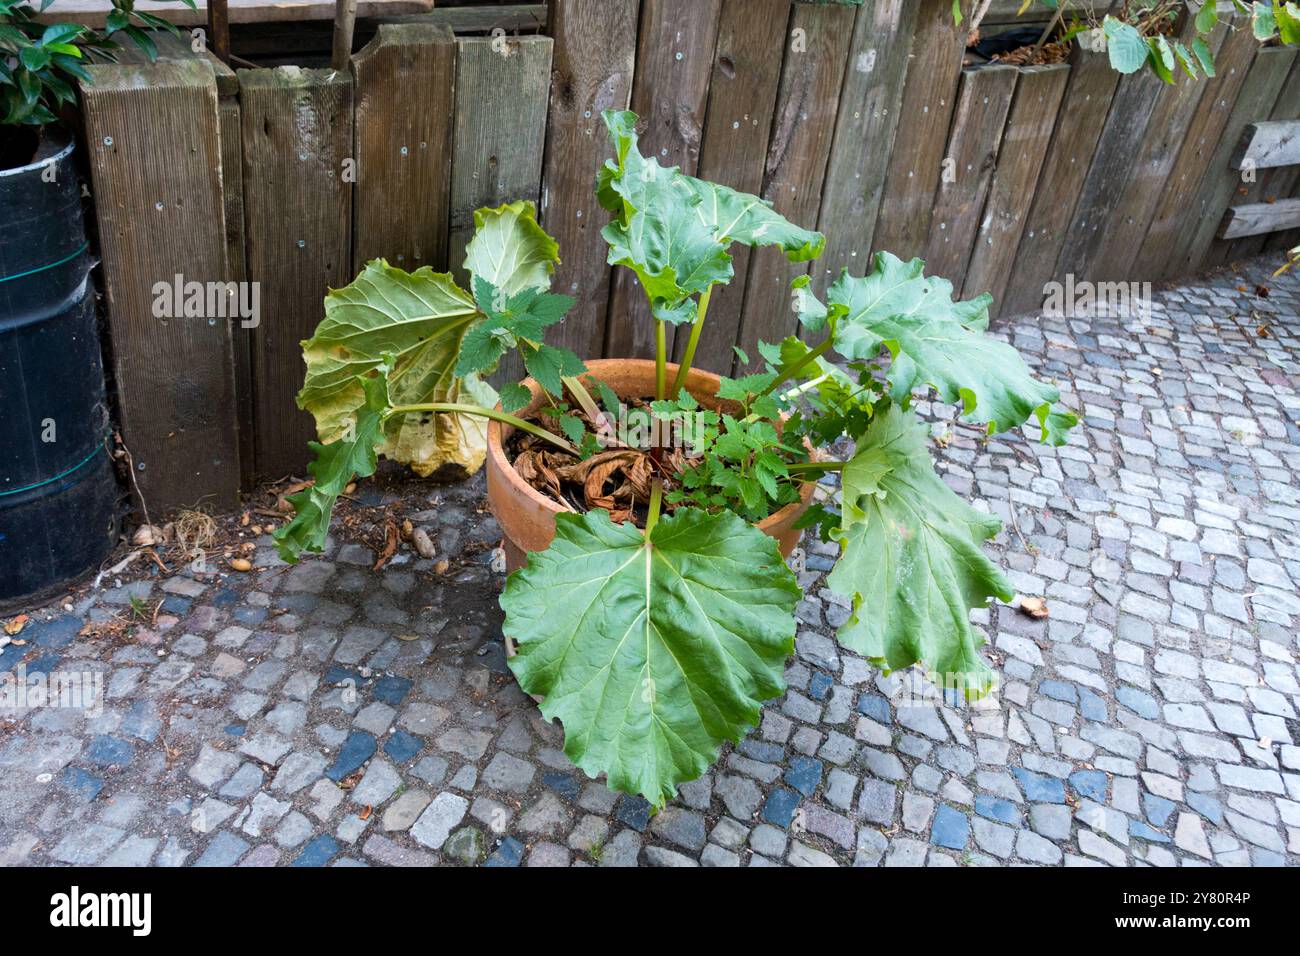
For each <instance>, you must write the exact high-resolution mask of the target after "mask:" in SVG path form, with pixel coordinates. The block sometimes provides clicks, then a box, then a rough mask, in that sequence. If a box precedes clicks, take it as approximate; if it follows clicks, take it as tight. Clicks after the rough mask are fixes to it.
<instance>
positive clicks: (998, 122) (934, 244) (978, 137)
mask: <svg viewBox="0 0 1300 956" xmlns="http://www.w3.org/2000/svg"><path fill="white" fill-rule="evenodd" d="M1019 72H1020V71H1019V70H1018V69H1017V68H1016V67H1014V66H985V67H980V68H978V69H971V70H964V71H962V82H961V89H960V91H959V92H958V94H957V108H956V109H955V110H954V112H953V123H952V137H951V139H949V141H948V149H947V152H946V154H945V159H944V162H945V163H946V164H948V165H947V166H946V169H945V171H944V173H942V174H941V175H940V178H939V187H938V189H937V190H936V191H935V197H934V213H933V218H932V219H931V225H930V244H929V247H928V248H927V249H926V253H925V260H926V269H927V271H928V272H929V273H930V274H931V275H939V276H943V277H944V278H946V279H948V280H949V281H951V282H952V284H953V286H954V287H956V288H958V289H960V288H961V287H962V282H963V280H964V279H965V276H966V265H967V263H968V262H969V261H970V255H971V248H972V247H973V246H974V244H975V237H976V235H977V234H978V233H979V230H980V217H981V215H982V213H983V212H984V200H985V198H986V197H987V196H988V189H989V183H990V181H991V180H992V179H993V169H994V167H995V166H996V165H997V161H998V150H999V148H1000V147H1001V145H1002V133H1003V130H1004V128H1005V127H1006V121H1007V112H1008V110H1010V108H1011V96H1012V94H1013V93H1014V91H1015V88H1016V78H1017V76H1018V74H1019Z"/></svg>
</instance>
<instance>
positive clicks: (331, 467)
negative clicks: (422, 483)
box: [274, 375, 388, 564]
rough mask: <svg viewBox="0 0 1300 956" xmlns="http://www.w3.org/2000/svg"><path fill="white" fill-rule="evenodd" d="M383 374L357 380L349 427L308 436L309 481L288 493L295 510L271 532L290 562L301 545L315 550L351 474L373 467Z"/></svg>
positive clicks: (384, 402) (384, 398)
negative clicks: (323, 436) (327, 438)
mask: <svg viewBox="0 0 1300 956" xmlns="http://www.w3.org/2000/svg"><path fill="white" fill-rule="evenodd" d="M387 384H388V379H387V378H386V377H385V376H384V375H376V376H375V377H374V378H366V379H362V380H359V382H358V385H359V387H360V388H361V390H362V396H363V402H362V405H361V406H360V407H359V408H357V409H356V411H355V418H354V420H353V422H352V424H351V425H350V426H349V428H348V429H347V430H346V431H345V432H344V433H343V434H341V435H340V436H339V437H338V438H335V439H334V440H333V441H331V442H328V443H326V444H323V445H322V444H321V443H320V442H311V443H310V445H311V450H312V452H313V453H314V454H315V456H316V460H315V461H313V462H312V463H311V464H310V465H308V466H307V470H308V471H309V472H310V473H311V475H312V477H313V478H315V479H316V481H315V483H314V484H313V485H312V486H311V487H309V488H306V489H304V490H302V491H300V492H298V493H297V494H296V495H290V496H289V503H290V504H292V505H293V507H294V510H295V511H296V512H297V514H295V515H294V518H293V520H292V521H290V522H289V523H288V524H285V525H281V526H280V527H279V528H277V529H276V531H275V534H274V537H275V541H276V545H277V547H278V549H279V551H280V557H281V558H283V559H284V560H285V561H288V562H289V563H290V564H296V563H297V561H298V558H299V557H300V556H301V555H302V553H303V552H304V551H317V552H319V551H320V550H321V548H322V545H323V544H324V542H325V537H326V535H327V534H329V527H330V515H331V514H332V513H333V511H334V503H335V502H336V501H337V500H338V497H339V495H341V494H343V489H345V488H346V487H347V486H348V482H350V481H352V480H353V478H367V477H369V476H370V475H373V474H374V473H375V466H376V465H377V464H378V461H379V458H378V455H376V454H375V445H376V444H377V443H378V441H379V437H380V433H381V429H382V427H383V416H384V412H385V411H387V409H388V389H387Z"/></svg>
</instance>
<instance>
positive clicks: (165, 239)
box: [83, 0, 1300, 511]
mask: <svg viewBox="0 0 1300 956" xmlns="http://www.w3.org/2000/svg"><path fill="white" fill-rule="evenodd" d="M1018 5H1019V4H1018V2H1016V0H997V2H996V3H995V6H994V14H993V15H992V16H991V17H990V21H989V23H990V24H993V25H995V24H996V23H998V22H1005V21H1008V20H1011V19H1013V18H1014V9H1015V7H1017V6H1018ZM951 6H952V4H951V0H870V2H868V3H867V4H866V5H865V6H863V7H861V8H852V7H844V6H839V5H825V4H814V3H804V2H798V0H552V2H551V3H549V4H545V5H538V4H511V5H504V6H497V7H488V8H483V7H470V8H455V7H449V8H446V9H438V10H435V11H434V12H433V13H431V14H426V15H421V16H418V17H412V18H404V19H401V20H400V21H394V22H387V23H383V24H382V25H381V24H371V25H369V34H367V32H366V30H365V29H360V30H359V33H360V35H361V36H363V37H365V36H367V35H371V34H372V35H371V36H370V39H369V41H368V42H367V44H366V45H365V47H364V48H363V49H361V50H360V52H358V53H357V54H356V55H355V56H354V57H353V60H352V69H351V71H350V72H348V73H335V72H333V71H331V70H328V69H313V68H306V67H303V68H299V67H293V66H289V67H278V68H276V69H256V70H251V69H250V70H238V71H235V72H232V71H230V70H229V69H226V68H225V67H224V66H222V65H221V64H220V63H214V62H213V61H212V60H210V59H209V58H207V57H205V56H204V55H202V54H195V53H192V52H191V51H190V50H189V49H188V47H180V46H178V45H176V44H169V45H166V46H165V48H164V53H163V56H162V57H161V59H160V62H159V63H157V64H153V65H141V64H118V65H108V66H99V67H96V68H95V69H94V74H95V76H94V83H93V84H91V85H88V86H87V87H86V88H85V89H84V90H83V97H84V106H85V122H86V143H87V146H88V154H89V157H88V158H89V166H90V170H91V185H92V192H93V195H94V199H95V207H96V210H97V217H98V228H99V236H100V242H101V254H102V257H103V262H104V269H103V276H102V278H103V283H104V289H105V294H106V299H107V312H108V321H109V327H110V332H111V339H112V356H113V366H114V373H115V379H116V385H117V391H118V405H119V411H120V422H121V426H122V430H123V437H124V439H125V441H126V442H127V444H128V445H129V446H130V447H131V448H132V451H133V453H134V455H135V459H136V461H137V463H138V467H139V469H140V470H139V472H138V474H137V478H138V480H139V482H140V485H141V488H142V489H143V491H144V494H145V495H146V497H147V499H148V500H149V502H150V504H151V506H152V507H154V508H155V509H156V510H159V511H162V510H167V509H170V508H174V507H178V506H183V505H184V506H190V505H194V504H195V503H197V502H208V503H211V504H213V505H215V506H229V505H232V504H234V503H235V502H236V500H237V494H238V491H239V489H240V488H241V487H248V486H250V484H251V483H252V482H254V481H255V480H257V479H260V478H279V477H281V476H284V475H287V474H299V475H300V474H302V473H303V467H304V464H305V461H306V458H307V453H306V442H307V440H308V439H309V438H312V437H313V429H312V423H311V419H310V416H308V415H306V414H305V413H302V412H300V411H298V410H297V408H296V407H295V405H294V401H293V396H294V394H295V392H296V391H297V389H298V387H299V385H300V383H301V377H302V371H303V366H302V361H301V357H300V354H299V345H298V343H299V340H300V339H303V338H306V337H307V336H309V335H310V334H311V332H312V330H313V328H314V327H315V325H316V323H317V322H318V320H319V318H320V316H321V299H322V297H323V295H324V292H325V289H326V287H327V286H335V287H337V286H340V285H343V284H346V283H347V282H348V281H349V280H350V279H351V277H352V276H353V275H354V274H355V272H356V271H358V270H359V269H360V268H361V266H362V265H363V264H364V263H365V262H366V261H367V260H369V259H370V258H373V257H375V256H384V257H386V258H387V259H389V261H391V262H393V263H394V264H396V265H400V266H402V267H403V268H408V269H412V268H415V267H417V266H419V265H423V264H429V265H432V266H434V267H435V268H436V269H439V270H442V269H448V268H450V269H452V270H457V269H459V267H460V259H461V258H462V251H463V248H464V244H465V241H466V238H467V234H468V231H469V230H470V229H471V227H472V213H473V210H474V209H475V208H477V207H479V206H483V205H488V204H496V203H500V202H503V201H507V200H513V199H518V198H528V199H533V200H536V201H537V202H538V205H539V208H540V209H541V214H542V221H543V225H544V226H545V227H546V228H547V229H548V230H549V231H550V232H551V233H552V234H553V235H555V236H556V238H557V239H558V240H559V242H560V248H561V256H562V258H563V263H562V265H561V266H560V268H559V271H558V274H557V281H556V288H557V291H562V292H564V293H567V294H570V295H573V296H575V297H576V299H577V303H578V304H577V306H576V308H575V310H574V312H573V314H572V315H571V316H570V318H569V320H568V321H567V322H566V323H565V325H564V326H562V327H561V329H560V330H559V339H560V340H561V342H562V344H564V345H567V346H568V347H570V348H572V349H574V350H575V351H577V352H578V353H579V354H580V355H582V356H584V357H595V356H600V355H646V354H650V352H651V348H652V345H651V327H650V323H649V322H647V321H646V319H645V311H646V309H645V305H644V302H643V299H642V296H641V293H640V290H639V289H638V288H636V285H635V282H634V281H633V280H632V277H630V276H629V275H627V274H625V273H623V271H622V270H620V274H617V275H615V274H612V273H611V270H610V269H609V267H608V266H607V265H606V263H605V257H606V247H605V244H604V241H603V240H602V239H601V237H600V229H601V227H602V225H603V224H604V222H605V221H606V218H607V217H606V216H605V215H604V214H603V211H602V210H601V209H600V207H599V206H598V205H597V203H596V202H595V199H594V196H593V192H592V185H593V180H594V177H595V174H596V171H597V169H598V168H599V166H600V164H601V163H602V162H603V161H604V160H605V158H606V157H607V156H608V155H609V147H608V144H607V140H606V137H605V134H604V129H603V127H602V125H601V123H600V113H601V111H602V110H604V109H607V108H611V107H614V108H624V107H630V108H632V109H634V110H636V111H637V112H638V113H639V114H640V115H641V117H642V120H643V124H644V129H645V131H644V136H643V140H642V144H643V149H644V150H645V151H647V152H648V153H650V154H653V155H654V156H655V157H656V158H658V159H659V161H660V162H662V163H665V164H676V165H679V166H681V167H682V168H683V169H684V170H685V171H687V172H689V173H693V174H696V175H699V176H703V177H707V178H711V179H716V180H719V181H721V182H724V183H727V184H729V185H732V186H735V187H737V188H740V189H743V190H746V191H750V192H755V193H758V194H760V195H763V196H764V197H766V198H767V199H769V200H771V201H772V202H773V203H774V204H775V206H776V208H777V209H778V210H779V211H781V212H782V213H783V214H785V215H786V216H788V217H790V218H791V219H793V220H794V221H796V222H798V223H800V224H801V225H805V226H810V227H812V226H815V227H816V228H818V229H821V230H822V231H824V232H825V233H827V235H828V244H827V251H826V254H825V255H824V256H823V257H822V258H821V259H820V260H818V261H817V262H815V263H813V264H812V265H811V266H809V265H807V264H804V265H797V266H796V265H791V264H790V263H788V262H786V261H785V260H784V259H783V258H782V257H781V256H780V254H779V253H776V252H774V251H772V250H759V251H755V252H752V253H751V252H750V251H749V250H746V249H741V250H737V251H736V263H735V267H736V278H735V280H734V281H733V282H732V283H731V285H730V286H729V287H728V288H726V289H725V290H721V291H720V292H719V294H717V295H715V296H714V299H713V302H712V307H711V309H710V313H709V322H708V326H707V331H706V333H705V336H704V342H703V346H702V351H701V355H702V359H701V362H702V364H704V365H706V366H709V367H712V368H714V369H715V370H719V371H724V372H726V371H730V370H731V368H732V362H733V359H732V349H731V346H733V345H739V346H741V347H742V348H744V349H746V350H747V351H748V352H749V354H751V355H753V354H754V350H753V346H754V343H755V341H756V340H758V339H767V340H774V339H779V338H780V337H783V336H785V335H788V334H790V333H792V332H794V331H795V327H796V321H795V316H794V313H793V311H792V309H791V297H790V294H789V283H790V280H791V279H792V278H794V277H795V276H796V275H797V274H799V273H800V272H806V271H808V270H809V269H811V270H812V272H813V277H814V280H815V282H814V285H815V286H816V287H817V288H819V289H820V288H822V286H823V283H824V282H828V281H829V280H830V279H831V278H832V277H833V275H834V274H836V273H838V271H839V270H840V269H842V268H848V269H850V270H851V271H853V272H855V273H858V274H861V273H862V272H863V271H865V270H866V269H868V268H869V262H870V255H871V252H872V251H873V250H882V249H887V250H889V251H891V252H894V253H895V254H897V255H900V256H904V257H909V256H921V257H924V258H926V259H927V260H928V262H929V263H930V271H931V272H933V273H938V274H942V275H945V276H947V277H948V278H950V279H951V280H952V281H953V284H954V286H955V288H956V289H958V290H959V291H960V292H961V293H962V294H963V295H966V296H973V295H976V294H978V293H980V292H983V291H991V292H993V294H994V295H995V297H996V299H997V306H996V307H997V309H998V310H999V311H1001V312H1003V313H1008V314H1009V313H1019V312H1025V311H1030V310H1034V309H1037V308H1039V307H1041V305H1042V302H1043V295H1044V287H1045V285H1046V284H1047V283H1049V282H1051V281H1053V280H1064V277H1065V275H1066V274H1073V275H1074V276H1075V278H1076V279H1077V280H1107V281H1111V280H1125V281H1156V280H1161V279H1167V278H1172V277H1175V276H1178V275H1182V274H1186V273H1189V272H1193V271H1195V270H1197V269H1199V268H1201V267H1202V266H1205V265H1213V264H1219V263H1223V262H1227V261H1231V260H1232V259H1234V258H1237V257H1239V256H1241V255H1245V254H1253V253H1258V252H1261V251H1265V250H1267V249H1274V248H1282V247H1283V245H1284V243H1286V242H1294V235H1293V234H1289V233H1275V234H1273V235H1271V236H1270V235H1263V234H1258V235H1247V234H1244V233H1243V232H1242V231H1240V230H1241V229H1242V228H1245V227H1240V226H1239V227H1238V230H1237V231H1226V232H1225V235H1226V236H1227V237H1226V238H1222V239H1220V238H1219V235H1218V234H1219V232H1220V224H1221V222H1222V221H1223V220H1224V218H1225V212H1226V211H1227V210H1228V209H1229V207H1230V206H1232V205H1234V204H1237V205H1243V206H1250V207H1253V208H1252V209H1251V210H1249V211H1248V212H1246V213H1240V214H1234V215H1236V216H1237V217H1238V221H1239V222H1246V221H1247V220H1248V219H1249V221H1250V222H1252V223H1254V225H1252V226H1251V227H1250V228H1260V225H1259V224H1260V222H1261V221H1262V220H1261V217H1260V214H1261V212H1262V210H1261V209H1260V207H1261V206H1264V205H1278V203H1276V202H1275V201H1276V200H1279V199H1280V200H1283V201H1285V200H1287V199H1288V198H1289V197H1291V196H1295V195H1296V194H1297V187H1298V185H1300V176H1298V175H1296V173H1297V170H1296V169H1295V168H1286V167H1278V168H1272V167H1269V168H1262V169H1261V170H1260V174H1259V175H1258V177H1256V178H1255V179H1254V180H1253V181H1251V182H1243V176H1242V172H1241V170H1240V168H1237V167H1240V161H1241V159H1242V157H1241V156H1240V155H1238V152H1239V141H1241V139H1242V137H1243V133H1246V131H1247V129H1248V127H1252V124H1257V123H1261V122H1282V123H1285V122H1287V121H1295V120H1296V118H1297V110H1298V109H1300V67H1298V66H1297V64H1296V56H1295V51H1294V50H1288V49H1280V48H1264V49H1260V48H1259V46H1258V44H1257V43H1256V41H1255V40H1254V39H1253V38H1252V37H1251V36H1250V31H1249V29H1248V28H1245V29H1240V28H1239V29H1236V30H1228V29H1227V28H1226V27H1221V28H1220V33H1219V35H1218V36H1217V37H1216V38H1215V45H1216V46H1217V47H1218V62H1219V69H1218V75H1217V77H1216V78H1215V79H1212V80H1207V81H1201V82H1199V83H1192V82H1189V81H1187V80H1182V81H1180V82H1179V83H1178V84H1177V85H1174V86H1165V85H1164V84H1161V83H1159V82H1158V81H1157V80H1156V79H1155V78H1153V77H1152V76H1150V75H1149V74H1148V73H1147V72H1145V71H1144V72H1141V73H1138V74H1134V75H1132V76H1126V77H1121V76H1119V75H1118V74H1117V73H1115V72H1114V71H1113V70H1111V69H1110V67H1109V65H1108V64H1107V62H1106V58H1105V56H1104V54H1096V53H1086V52H1083V51H1076V52H1075V54H1074V56H1073V59H1072V61H1071V62H1070V63H1068V64H1060V65H1053V66H1041V67H1029V68H1016V67H1011V66H1000V65H996V64H994V65H982V66H978V67H975V66H965V67H964V66H963V55H964V40H965V37H964V30H963V29H960V28H957V27H955V26H954V24H953V23H952V19H951ZM1003 8H1006V9H1005V10H1004V9H1003ZM542 24H544V25H545V26H544V28H541V29H539V25H542ZM376 27H377V29H376ZM493 27H502V28H503V29H505V30H507V31H508V32H509V35H502V34H501V32H500V31H498V32H497V35H491V34H489V33H488V32H486V31H489V30H491V29H492V28H493ZM457 31H459V32H457ZM1247 135H1254V133H1253V132H1251V133H1248V134H1247ZM1260 148H1261V149H1262V148H1263V147H1262V146H1261V147H1260ZM1292 208H1293V206H1290V205H1286V204H1285V202H1284V203H1283V204H1282V209H1283V210H1284V211H1288V212H1289V211H1290V210H1291V209H1292ZM1250 217H1253V218H1250ZM1273 220H1276V221H1277V223H1278V224H1279V225H1281V224H1285V219H1284V218H1282V219H1278V217H1276V216H1274V217H1273ZM1263 221H1265V224H1266V225H1267V224H1268V221H1272V220H1270V219H1269V217H1268V216H1264V217H1263ZM175 275H180V276H183V277H184V279H185V280H193V279H197V280H199V281H208V280H247V281H251V282H256V283H258V284H259V289H260V323H259V324H258V325H257V326H256V327H255V328H244V327H243V325H242V324H241V323H240V322H239V321H238V320H231V321H225V320H219V319H208V320H203V319H199V320H195V319H193V318H190V319H187V318H182V317H163V318H159V317H157V316H156V314H155V311H154V310H152V304H153V302H154V299H155V294H154V292H153V290H154V289H155V286H156V284H157V283H158V282H160V281H164V282H170V281H171V280H172V279H173V276H175ZM679 338H681V339H684V336H681V337H679ZM682 344H683V343H682V342H681V341H679V342H677V343H676V347H677V348H678V349H680V348H681V346H682Z"/></svg>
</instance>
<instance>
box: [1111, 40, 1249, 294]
mask: <svg viewBox="0 0 1300 956" xmlns="http://www.w3.org/2000/svg"><path fill="white" fill-rule="evenodd" d="M1237 20H1238V22H1235V23H1233V24H1232V26H1233V29H1231V30H1229V32H1228V35H1227V36H1226V37H1225V38H1224V40H1223V46H1222V47H1220V48H1219V55H1218V56H1217V57H1216V58H1215V70H1216V71H1217V72H1216V75H1215V77H1214V79H1212V80H1202V81H1201V82H1202V83H1207V84H1208V86H1207V87H1206V90H1205V93H1204V94H1203V95H1202V96H1201V102H1200V105H1199V106H1198V107H1197V109H1196V114H1195V115H1194V116H1193V117H1192V122H1191V125H1190V126H1188V128H1187V135H1186V136H1185V137H1184V139H1183V145H1182V148H1181V149H1179V151H1178V158H1177V159H1176V160H1175V161H1174V165H1173V168H1172V169H1171V170H1170V171H1169V177H1168V179H1167V181H1166V182H1165V186H1164V189H1163V191H1162V192H1161V194H1160V201H1159V203H1158V204H1157V205H1156V209H1155V213H1154V214H1153V215H1152V216H1151V218H1150V221H1149V222H1148V224H1147V231H1146V238H1145V239H1144V240H1143V242H1142V248H1141V249H1140V250H1139V252H1138V254H1137V257H1136V260H1135V261H1134V263H1133V271H1134V274H1135V275H1139V276H1141V277H1142V278H1143V279H1144V280H1152V281H1154V280H1157V279H1163V278H1166V277H1168V276H1170V275H1171V274H1172V272H1173V268H1174V262H1175V261H1176V260H1177V259H1178V258H1179V250H1180V249H1182V248H1184V247H1185V244H1186V242H1187V241H1188V239H1190V237H1188V235H1187V234H1188V232H1189V231H1190V230H1191V224H1192V223H1193V222H1194V221H1195V219H1196V216H1197V215H1198V211H1197V208H1196V207H1197V203H1196V197H1197V195H1198V193H1199V190H1200V186H1201V181H1202V179H1203V178H1204V176H1205V174H1206V171H1207V170H1208V169H1209V165H1208V164H1209V162H1210V159H1211V157H1212V155H1213V153H1214V150H1215V148H1216V147H1217V146H1218V143H1219V138H1220V137H1221V136H1222V135H1223V130H1224V127H1225V126H1226V125H1227V122H1228V117H1229V116H1230V115H1231V114H1232V107H1233V104H1235V103H1236V102H1237V96H1238V95H1239V94H1240V92H1241V87H1242V84H1244V83H1245V82H1246V76H1247V75H1248V74H1249V72H1250V64H1251V62H1252V61H1253V60H1254V58H1255V51H1256V49H1257V48H1258V47H1259V41H1258V40H1256V39H1255V37H1254V36H1253V35H1252V34H1251V32H1250V28H1249V24H1248V23H1245V22H1243V21H1242V20H1241V18H1237ZM1224 28H1225V29H1227V27H1226V25H1225V27H1224ZM1185 237H1186V238H1185Z"/></svg>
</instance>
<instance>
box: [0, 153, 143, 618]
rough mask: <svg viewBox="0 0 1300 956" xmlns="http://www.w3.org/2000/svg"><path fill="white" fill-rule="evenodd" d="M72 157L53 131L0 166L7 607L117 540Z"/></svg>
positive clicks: (0, 484) (0, 523)
mask: <svg viewBox="0 0 1300 956" xmlns="http://www.w3.org/2000/svg"><path fill="white" fill-rule="evenodd" d="M72 150H73V143H72V141H71V139H70V138H69V137H68V136H67V135H66V134H63V133H60V132H59V131H57V130H53V129H47V130H46V131H45V137H44V139H43V140H42V143H41V147H40V149H39V150H38V152H37V154H36V157H35V159H34V160H33V161H32V162H31V163H30V164H29V165H27V166H22V167H19V168H17V169H6V170H0V607H4V606H9V605H13V604H16V603H20V602H22V601H24V600H28V601H35V600H39V599H40V598H43V597H46V596H49V595H50V594H52V593H53V592H54V591H55V590H57V589H59V588H61V587H63V586H65V585H67V584H69V583H70V582H72V581H73V580H75V579H76V578H79V577H81V576H82V575H84V574H85V573H86V572H88V571H90V570H92V569H94V568H97V567H98V566H99V564H100V562H101V561H103V559H104V558H105V557H106V556H107V555H108V553H109V552H110V551H111V550H112V547H113V544H114V542H115V541H116V540H117V518H118V514H117V511H118V508H117V505H118V492H117V482H116V479H115V477H114V472H113V467H112V463H111V462H110V460H109V457H108V450H107V446H106V444H105V438H106V436H107V434H108V432H109V424H108V423H109V417H108V403H107V399H106V398H105V395H104V369H103V365H102V363H101V360H100V347H99V335H98V333H97V329H96V323H95V299H94V295H93V293H92V290H91V284H90V270H91V267H92V266H93V265H94V261H93V259H92V258H91V256H90V254H89V252H88V250H87V245H86V231H85V226H84V224H83V222H82V217H81V186H80V184H79V183H78V181H77V174H76V171H75V169H74V168H73V163H72Z"/></svg>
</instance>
